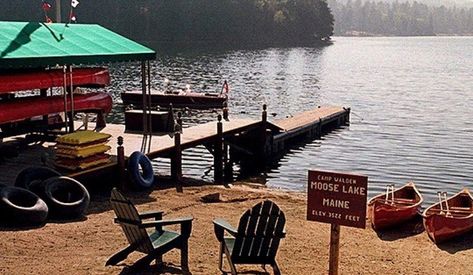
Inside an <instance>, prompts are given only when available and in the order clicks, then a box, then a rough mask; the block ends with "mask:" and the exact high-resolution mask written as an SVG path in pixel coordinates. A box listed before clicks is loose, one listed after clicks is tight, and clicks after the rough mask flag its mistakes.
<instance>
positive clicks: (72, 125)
mask: <svg viewBox="0 0 473 275" xmlns="http://www.w3.org/2000/svg"><path fill="white" fill-rule="evenodd" d="M67 67H69V80H70V83H69V93H70V94H69V95H70V98H71V115H70V117H69V119H70V120H69V132H71V133H73V132H74V129H75V128H74V84H73V83H72V66H70V65H69V66H67Z"/></svg>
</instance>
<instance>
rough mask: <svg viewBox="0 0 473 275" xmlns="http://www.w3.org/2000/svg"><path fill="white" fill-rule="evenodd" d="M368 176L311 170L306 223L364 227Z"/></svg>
mask: <svg viewBox="0 0 473 275" xmlns="http://www.w3.org/2000/svg"><path fill="white" fill-rule="evenodd" d="M367 193H368V177H366V176H361V175H353V174H342V173H334V172H324V171H310V170H309V182H308V191H307V220H311V221H319V222H325V223H331V224H336V225H345V226H350V227H358V228H365V226H366V199H367Z"/></svg>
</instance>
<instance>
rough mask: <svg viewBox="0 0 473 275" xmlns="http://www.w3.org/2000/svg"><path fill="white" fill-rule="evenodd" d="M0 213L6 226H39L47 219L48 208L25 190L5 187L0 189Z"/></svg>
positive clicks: (34, 195)
mask: <svg viewBox="0 0 473 275" xmlns="http://www.w3.org/2000/svg"><path fill="white" fill-rule="evenodd" d="M0 213H1V214H2V219H3V220H4V221H5V222H6V223H8V224H18V225H40V224H43V223H44V222H45V221H46V218H47V217H48V206H47V205H46V203H45V202H44V201H43V200H42V199H41V198H40V197H38V196H37V195H36V194H34V193H33V192H31V191H29V190H27V189H24V188H19V187H14V186H7V187H3V188H1V189H0Z"/></svg>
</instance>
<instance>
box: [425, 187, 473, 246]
mask: <svg viewBox="0 0 473 275" xmlns="http://www.w3.org/2000/svg"><path fill="white" fill-rule="evenodd" d="M443 196H444V197H443V198H442V197H441V195H440V194H439V199H440V201H439V202H438V203H435V204H433V205H432V206H430V207H428V208H427V209H425V211H424V213H423V214H422V216H423V220H424V227H425V231H427V234H428V235H429V237H430V239H432V241H433V242H434V243H441V242H443V241H446V240H448V239H451V238H453V237H456V236H460V235H462V234H465V233H467V232H469V231H471V230H472V229H473V197H472V195H471V193H470V192H469V191H468V189H466V188H465V189H463V190H462V191H461V192H459V193H457V194H455V195H454V196H452V197H450V198H448V199H447V196H446V193H443Z"/></svg>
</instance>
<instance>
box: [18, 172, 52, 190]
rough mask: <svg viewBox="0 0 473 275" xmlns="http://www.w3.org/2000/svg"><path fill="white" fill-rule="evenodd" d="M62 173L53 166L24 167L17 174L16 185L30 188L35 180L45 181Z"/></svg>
mask: <svg viewBox="0 0 473 275" xmlns="http://www.w3.org/2000/svg"><path fill="white" fill-rule="evenodd" d="M59 176H61V174H60V173H59V172H57V171H55V170H53V169H51V168H48V167H42V166H32V167H28V168H25V169H23V170H22V171H21V172H20V173H19V174H18V176H16V180H15V186H17V187H21V188H26V189H30V188H29V186H30V184H31V183H32V182H33V181H37V180H40V181H43V180H47V179H49V178H52V177H59Z"/></svg>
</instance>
